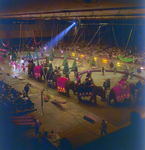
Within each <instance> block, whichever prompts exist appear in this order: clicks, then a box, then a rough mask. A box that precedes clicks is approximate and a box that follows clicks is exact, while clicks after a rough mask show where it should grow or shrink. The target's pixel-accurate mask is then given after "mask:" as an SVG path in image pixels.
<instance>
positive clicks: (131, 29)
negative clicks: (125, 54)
mask: <svg viewBox="0 0 145 150" xmlns="http://www.w3.org/2000/svg"><path fill="white" fill-rule="evenodd" d="M132 30H133V27H132V28H131V31H130V34H129V38H128V41H127V44H126V47H125V51H126V49H127V46H128V43H129V40H130V37H131V34H132Z"/></svg>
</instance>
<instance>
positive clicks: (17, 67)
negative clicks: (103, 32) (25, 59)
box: [17, 63, 21, 72]
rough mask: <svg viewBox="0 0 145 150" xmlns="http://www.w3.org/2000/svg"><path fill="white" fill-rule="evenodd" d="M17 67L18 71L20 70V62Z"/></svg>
mask: <svg viewBox="0 0 145 150" xmlns="http://www.w3.org/2000/svg"><path fill="white" fill-rule="evenodd" d="M17 68H18V71H19V72H20V70H21V65H20V63H18V65H17Z"/></svg>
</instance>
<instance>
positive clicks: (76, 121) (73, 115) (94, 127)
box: [0, 57, 145, 148]
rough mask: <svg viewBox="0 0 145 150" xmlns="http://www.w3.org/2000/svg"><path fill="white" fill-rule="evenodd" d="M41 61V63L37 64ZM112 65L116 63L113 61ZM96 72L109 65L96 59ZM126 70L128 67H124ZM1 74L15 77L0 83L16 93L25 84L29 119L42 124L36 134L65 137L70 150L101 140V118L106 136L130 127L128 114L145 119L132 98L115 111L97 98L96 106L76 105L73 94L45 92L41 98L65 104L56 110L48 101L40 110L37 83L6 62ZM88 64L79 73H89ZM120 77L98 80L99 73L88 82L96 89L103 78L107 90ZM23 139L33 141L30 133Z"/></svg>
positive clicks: (57, 61) (58, 61) (144, 111)
mask: <svg viewBox="0 0 145 150" xmlns="http://www.w3.org/2000/svg"><path fill="white" fill-rule="evenodd" d="M41 61H42V60H41ZM113 61H114V62H115V63H116V62H117V60H113ZM68 62H69V65H70V66H71V65H72V63H73V60H69V61H68ZM98 62H99V69H101V68H102V66H105V67H106V70H107V69H108V70H109V69H110V68H109V65H108V64H109V63H107V64H103V63H102V58H101V57H100V58H98ZM61 63H62V59H54V61H53V66H60V64H61ZM127 65H128V66H129V67H130V68H131V66H132V64H127ZM0 66H1V68H3V71H5V72H6V73H10V74H11V76H13V77H15V76H17V77H19V78H20V79H21V80H20V79H15V78H12V77H9V76H3V74H1V75H0V79H4V80H5V81H7V82H8V83H10V84H11V85H12V86H13V87H14V88H16V89H17V90H18V91H22V90H23V89H24V86H25V84H26V83H27V82H29V83H30V84H31V85H32V87H31V88H30V92H29V97H30V98H31V100H32V102H34V103H35V107H36V108H37V111H35V112H32V113H31V115H35V118H37V119H39V120H40V121H41V122H42V125H41V126H40V132H41V133H43V132H44V131H48V133H50V131H51V130H52V129H53V130H54V131H55V132H56V133H58V134H59V135H60V137H62V138H63V137H67V138H68V140H69V141H70V142H71V144H72V145H73V148H77V147H79V146H81V145H84V144H86V143H89V142H91V141H94V140H96V139H98V138H100V136H101V132H100V129H99V126H100V125H101V120H102V118H105V119H106V121H107V122H108V129H107V132H108V133H112V132H114V131H117V130H119V129H121V128H123V127H125V126H127V125H129V124H130V113H131V112H132V111H136V112H138V113H139V114H140V115H141V118H145V109H144V107H143V106H139V105H135V100H134V99H133V98H132V101H131V104H130V105H126V104H124V103H123V101H121V102H119V103H118V105H117V106H116V107H114V106H110V105H107V102H102V101H101V98H100V97H97V105H94V104H93V103H91V104H90V103H88V98H86V99H84V102H79V100H78V99H77V96H76V95H73V92H72V91H70V97H69V98H68V97H66V96H65V95H63V94H60V93H58V91H57V90H56V89H51V88H47V89H46V90H45V91H44V92H43V94H44V95H51V96H52V97H54V98H55V99H57V100H58V101H62V102H67V103H65V104H62V106H61V107H58V106H56V105H54V104H53V103H51V101H48V102H44V103H43V110H42V107H41V92H42V90H43V89H44V87H45V84H44V83H43V82H38V81H36V80H35V79H32V78H29V77H28V75H27V71H26V72H25V73H24V72H23V71H21V72H16V71H14V70H13V69H12V68H11V67H10V66H9V64H8V59H6V61H5V63H4V64H0ZM89 66H90V65H89V63H88V62H87V61H86V60H84V61H83V63H82V64H81V66H80V67H79V71H82V70H88V69H90V67H89ZM137 67H138V66H134V72H135V74H137V72H136V69H137ZM125 68H126V63H122V66H121V67H120V68H119V67H118V69H117V70H120V71H124V70H125ZM122 75H123V74H118V73H117V74H116V75H114V73H113V72H105V75H104V76H102V73H101V72H96V73H92V78H93V80H94V83H95V84H96V85H97V86H103V82H104V81H105V80H106V79H107V77H109V78H110V80H111V88H112V87H114V86H115V84H116V83H117V81H119V79H120V78H121V76H122ZM85 76H86V74H84V75H83V76H82V79H81V80H82V81H83V80H84V79H85ZM141 76H142V77H145V71H143V72H142V73H141ZM70 78H71V80H74V74H73V73H71V74H70ZM138 81H139V79H138V78H136V77H135V78H134V79H133V80H130V79H129V82H130V83H136V82H138ZM84 116H88V117H89V118H91V119H93V120H94V121H95V123H94V124H92V123H91V122H89V121H87V120H85V119H84V118H83V117H84ZM23 136H24V137H26V138H27V139H31V138H32V137H35V131H34V129H31V130H27V131H25V132H24V133H23Z"/></svg>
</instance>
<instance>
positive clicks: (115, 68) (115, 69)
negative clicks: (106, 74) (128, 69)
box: [114, 65, 117, 75]
mask: <svg viewBox="0 0 145 150" xmlns="http://www.w3.org/2000/svg"><path fill="white" fill-rule="evenodd" d="M116 71H117V67H116V65H115V66H114V75H115V74H116Z"/></svg>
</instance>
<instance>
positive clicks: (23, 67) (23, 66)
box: [21, 63, 26, 72]
mask: <svg viewBox="0 0 145 150" xmlns="http://www.w3.org/2000/svg"><path fill="white" fill-rule="evenodd" d="M21 68H22V69H23V71H24V72H25V70H26V69H25V65H24V63H22V66H21Z"/></svg>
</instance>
